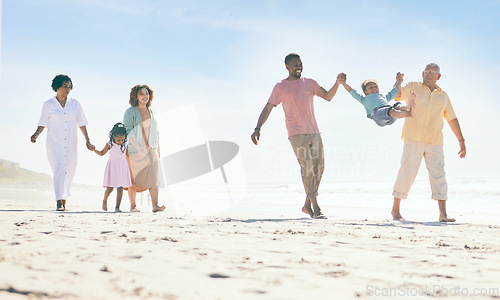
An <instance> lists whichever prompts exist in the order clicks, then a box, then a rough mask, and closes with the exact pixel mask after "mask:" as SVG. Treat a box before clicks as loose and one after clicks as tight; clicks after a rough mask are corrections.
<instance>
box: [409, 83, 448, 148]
mask: <svg viewBox="0 0 500 300" xmlns="http://www.w3.org/2000/svg"><path fill="white" fill-rule="evenodd" d="M412 91H413V92H415V93H416V94H417V99H416V101H415V102H416V103H417V106H416V113H417V117H416V118H405V123H404V126H403V133H402V136H401V138H402V139H403V140H409V141H415V142H421V143H426V144H432V145H443V126H444V122H443V118H445V119H446V121H451V120H453V119H455V118H456V116H455V112H454V111H453V107H452V106H451V102H450V98H449V97H448V95H447V94H446V93H445V92H444V91H443V90H442V89H441V88H440V87H436V89H435V90H434V91H432V92H431V90H430V89H429V88H428V87H427V86H426V85H425V84H424V83H422V82H409V83H408V84H407V85H406V86H405V87H403V88H402V89H401V99H402V100H405V101H407V102H408V96H409V95H410V93H411V92H412Z"/></svg>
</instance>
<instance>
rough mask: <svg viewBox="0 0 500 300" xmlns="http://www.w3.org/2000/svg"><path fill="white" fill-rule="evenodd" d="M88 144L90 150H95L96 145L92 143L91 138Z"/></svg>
mask: <svg viewBox="0 0 500 300" xmlns="http://www.w3.org/2000/svg"><path fill="white" fill-rule="evenodd" d="M86 146H87V149H89V150H90V151H94V150H95V146H94V145H92V143H90V140H87V143H86Z"/></svg>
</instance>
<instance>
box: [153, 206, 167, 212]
mask: <svg viewBox="0 0 500 300" xmlns="http://www.w3.org/2000/svg"><path fill="white" fill-rule="evenodd" d="M164 210H165V205H162V206H156V207H153V212H160V211H164Z"/></svg>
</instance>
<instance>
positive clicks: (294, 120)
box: [267, 78, 320, 137]
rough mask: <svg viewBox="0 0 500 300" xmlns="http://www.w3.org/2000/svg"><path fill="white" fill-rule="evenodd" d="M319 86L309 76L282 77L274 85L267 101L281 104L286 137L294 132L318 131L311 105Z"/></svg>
mask: <svg viewBox="0 0 500 300" xmlns="http://www.w3.org/2000/svg"><path fill="white" fill-rule="evenodd" d="M319 88H320V86H319V84H318V83H317V82H316V81H315V80H313V79H310V78H300V79H298V80H286V79H283V80H282V81H281V82H279V83H277V84H276V85H275V86H274V89H273V92H272V93H271V96H270V97H269V100H268V101H267V103H271V104H272V105H274V106H277V105H278V104H280V103H281V104H282V105H283V110H284V111H285V122H286V129H287V131H288V137H291V136H292V135H296V134H310V133H319V128H318V124H316V118H315V117H314V105H313V97H314V95H316V93H317V92H318V89H319Z"/></svg>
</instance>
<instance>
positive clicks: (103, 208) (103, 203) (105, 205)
mask: <svg viewBox="0 0 500 300" xmlns="http://www.w3.org/2000/svg"><path fill="white" fill-rule="evenodd" d="M102 210H104V211H108V203H107V202H106V201H102Z"/></svg>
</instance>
